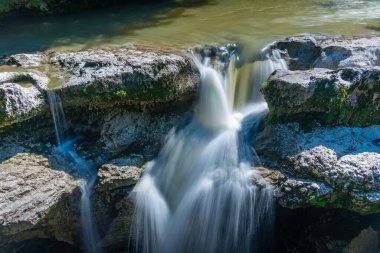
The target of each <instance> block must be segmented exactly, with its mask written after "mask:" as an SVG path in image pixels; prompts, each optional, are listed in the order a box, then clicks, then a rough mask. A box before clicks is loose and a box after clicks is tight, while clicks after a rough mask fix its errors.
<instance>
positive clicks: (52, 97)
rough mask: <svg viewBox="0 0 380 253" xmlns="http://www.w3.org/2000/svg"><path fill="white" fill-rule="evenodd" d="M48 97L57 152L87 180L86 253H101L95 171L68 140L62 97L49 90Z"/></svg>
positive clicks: (84, 210)
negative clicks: (94, 203)
mask: <svg viewBox="0 0 380 253" xmlns="http://www.w3.org/2000/svg"><path fill="white" fill-rule="evenodd" d="M47 97H48V101H49V106H50V111H51V115H52V118H53V122H54V129H55V136H56V141H57V148H56V152H58V153H59V154H62V155H64V156H68V157H69V158H70V160H71V161H72V162H73V163H74V164H75V168H76V172H77V175H78V176H80V177H82V178H85V179H86V181H85V182H84V183H83V184H82V185H81V187H80V190H81V193H82V196H81V203H80V217H81V218H80V222H81V228H82V233H83V245H84V249H85V252H87V253H101V252H102V250H101V249H100V248H99V247H98V246H97V245H98V243H99V239H100V238H99V235H98V232H97V229H96V226H95V223H94V219H93V216H92V212H91V201H90V197H91V194H92V190H93V185H94V183H95V180H96V173H94V172H95V170H93V169H92V168H91V167H90V166H89V164H88V163H87V161H86V160H85V159H83V158H82V157H81V156H80V155H79V154H78V153H77V152H75V150H74V149H73V145H74V142H75V139H74V140H73V139H71V140H70V139H68V134H67V131H68V128H67V123H66V119H65V114H64V111H63V106H62V102H61V99H60V97H59V96H58V95H57V94H56V92H55V91H54V90H48V91H47Z"/></svg>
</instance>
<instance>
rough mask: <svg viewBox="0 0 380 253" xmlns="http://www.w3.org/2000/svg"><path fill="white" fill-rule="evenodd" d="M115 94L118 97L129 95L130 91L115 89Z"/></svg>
mask: <svg viewBox="0 0 380 253" xmlns="http://www.w3.org/2000/svg"><path fill="white" fill-rule="evenodd" d="M115 95H116V96H118V97H128V92H127V91H126V90H122V89H118V90H116V91H115Z"/></svg>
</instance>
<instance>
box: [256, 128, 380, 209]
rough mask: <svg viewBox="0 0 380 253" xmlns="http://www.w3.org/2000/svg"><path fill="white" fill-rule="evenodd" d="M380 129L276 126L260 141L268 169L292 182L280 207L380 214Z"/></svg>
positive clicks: (284, 186)
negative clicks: (317, 208) (319, 208)
mask: <svg viewBox="0 0 380 253" xmlns="http://www.w3.org/2000/svg"><path fill="white" fill-rule="evenodd" d="M379 139H380V127H379V126H372V127H367V128H349V127H336V128H322V127H321V128H316V129H313V130H312V131H311V132H305V131H303V130H300V129H299V127H298V124H286V125H272V126H269V127H267V128H266V129H265V130H264V131H263V132H262V133H261V134H260V135H259V136H258V138H257V139H256V141H255V145H254V146H255V149H256V152H257V153H258V155H259V157H260V158H261V159H262V162H263V164H264V166H267V167H269V168H275V169H277V170H280V171H281V172H283V173H284V174H285V175H287V176H288V177H289V179H288V180H287V181H285V182H284V183H283V184H282V185H281V187H280V191H281V192H282V193H281V194H279V201H280V204H281V205H283V206H287V207H291V208H294V207H302V206H308V205H312V206H319V207H326V206H331V207H337V208H346V209H349V210H352V211H356V212H359V213H363V214H366V213H377V212H378V211H377V210H378V208H379V205H380V194H379V190H380V184H379V182H380V180H379V177H380V153H379V150H380V147H379V143H378V140H379Z"/></svg>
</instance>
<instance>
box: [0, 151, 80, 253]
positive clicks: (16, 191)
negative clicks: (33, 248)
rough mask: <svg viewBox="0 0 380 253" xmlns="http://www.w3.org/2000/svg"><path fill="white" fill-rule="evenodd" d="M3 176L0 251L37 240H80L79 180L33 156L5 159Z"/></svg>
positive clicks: (0, 171) (2, 161)
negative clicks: (22, 242) (13, 245)
mask: <svg viewBox="0 0 380 253" xmlns="http://www.w3.org/2000/svg"><path fill="white" fill-rule="evenodd" d="M0 175H1V178H2V180H1V183H0V189H1V190H0V192H1V194H0V203H1V204H0V223H1V226H0V238H1V243H0V252H10V251H13V249H12V244H14V243H17V242H20V241H27V240H30V239H35V238H47V239H51V240H57V241H62V242H66V243H69V244H73V243H74V242H77V241H78V239H79V236H80V233H79V230H78V229H77V225H78V219H79V217H78V216H77V214H76V209H77V206H78V200H79V198H80V194H79V185H80V182H79V181H78V180H75V179H74V178H73V177H72V176H70V175H69V174H68V173H65V172H63V171H58V170H54V169H53V166H52V165H51V164H49V160H48V159H47V158H46V157H44V156H41V155H37V154H33V153H17V154H15V155H13V156H11V157H10V158H8V159H5V160H3V159H2V160H1V163H0Z"/></svg>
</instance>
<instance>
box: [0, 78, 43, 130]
mask: <svg viewBox="0 0 380 253" xmlns="http://www.w3.org/2000/svg"><path fill="white" fill-rule="evenodd" d="M47 84H48V78H47V77H46V76H45V75H43V74H41V73H38V74H37V73H34V72H33V73H32V72H2V73H0V126H1V125H5V124H10V123H15V122H19V121H22V120H25V119H29V118H31V117H33V116H35V115H37V114H38V113H40V112H41V111H43V110H45V109H46V102H45V97H44V93H43V89H45V88H46V87H47Z"/></svg>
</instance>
